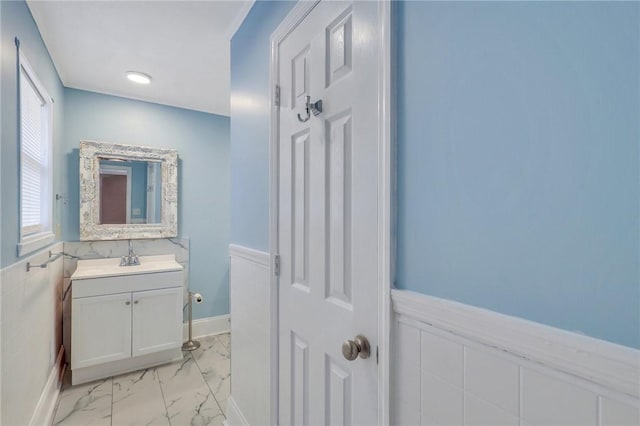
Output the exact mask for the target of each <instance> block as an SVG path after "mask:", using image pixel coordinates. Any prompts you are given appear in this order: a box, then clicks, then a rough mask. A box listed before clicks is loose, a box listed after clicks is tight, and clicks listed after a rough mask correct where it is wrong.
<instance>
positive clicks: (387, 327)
mask: <svg viewBox="0 0 640 426" xmlns="http://www.w3.org/2000/svg"><path fill="white" fill-rule="evenodd" d="M378 34H379V35H380V46H379V48H378V52H379V54H380V58H379V60H378V123H379V129H378V138H379V139H378V158H379V161H380V163H379V165H378V424H379V425H387V424H390V423H389V422H390V399H391V391H390V389H389V387H390V374H391V373H390V360H391V354H390V350H391V349H390V348H391V296H390V291H391V284H392V282H393V256H392V253H393V237H392V234H393V224H394V219H393V214H394V211H393V210H392V205H393V203H392V199H393V197H394V189H393V182H394V180H393V173H394V170H395V162H394V161H395V158H394V146H395V145H394V144H395V139H394V138H393V133H392V132H393V129H394V126H393V122H392V116H391V108H392V103H391V96H392V95H391V82H392V78H391V77H392V72H393V70H392V61H391V2H390V1H387V0H385V1H381V2H380V3H378Z"/></svg>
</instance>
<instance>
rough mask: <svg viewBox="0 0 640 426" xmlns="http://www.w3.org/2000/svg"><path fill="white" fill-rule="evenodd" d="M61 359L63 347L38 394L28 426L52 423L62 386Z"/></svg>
mask: <svg viewBox="0 0 640 426" xmlns="http://www.w3.org/2000/svg"><path fill="white" fill-rule="evenodd" d="M63 359H64V346H60V350H59V351H58V356H57V357H56V361H55V364H53V368H52V369H51V373H50V374H49V379H48V380H47V383H46V384H45V385H44V389H43V390H42V393H41V394H40V399H39V400H38V404H37V405H36V408H35V410H34V411H33V415H32V416H31V421H29V426H42V425H50V424H52V423H53V415H54V414H55V409H56V404H57V403H58V396H59V395H60V387H61V384H62V374H63V372H64V367H63V364H64V363H63Z"/></svg>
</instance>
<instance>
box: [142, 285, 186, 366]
mask: <svg viewBox="0 0 640 426" xmlns="http://www.w3.org/2000/svg"><path fill="white" fill-rule="evenodd" d="M182 292H183V290H182V287H173V288H165V289H161V290H149V291H136V292H134V293H133V296H132V299H133V327H132V343H131V354H132V356H139V355H147V354H150V353H153V352H159V351H164V350H167V349H174V348H179V347H180V346H181V345H182Z"/></svg>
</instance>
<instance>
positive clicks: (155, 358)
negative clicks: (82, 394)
mask: <svg viewBox="0 0 640 426" xmlns="http://www.w3.org/2000/svg"><path fill="white" fill-rule="evenodd" d="M115 260H118V259H115ZM116 268H117V269H116ZM71 280H72V288H71V294H72V301H71V370H72V383H73V384H74V385H75V384H79V383H84V382H87V381H91V380H95V379H99V378H104V377H109V376H112V375H114V374H120V373H125V372H128V371H133V370H137V369H141V368H146V367H150V366H153V365H157V364H162V363H165V362H169V361H173V360H175V359H179V358H181V357H182V351H181V349H180V348H181V346H182V333H183V331H182V302H183V271H182V266H181V265H180V264H178V263H177V262H175V259H174V258H173V256H146V257H140V265H136V266H123V267H120V266H118V265H117V263H115V262H114V259H98V260H87V261H83V260H81V261H78V267H77V269H76V272H75V273H74V274H73V275H72V277H71Z"/></svg>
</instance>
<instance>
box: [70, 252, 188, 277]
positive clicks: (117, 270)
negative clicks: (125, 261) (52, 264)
mask: <svg viewBox="0 0 640 426" xmlns="http://www.w3.org/2000/svg"><path fill="white" fill-rule="evenodd" d="M138 260H139V261H140V264H139V265H133V266H120V258H119V257H110V258H106V259H90V260H79V261H78V267H77V268H76V271H75V272H74V273H73V275H71V279H72V280H86V279H91V278H101V277H116V276H120V275H137V274H152V273H155V272H168V271H182V265H180V264H179V263H178V262H176V258H175V256H174V255H173V254H163V255H159V256H139V257H138Z"/></svg>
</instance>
